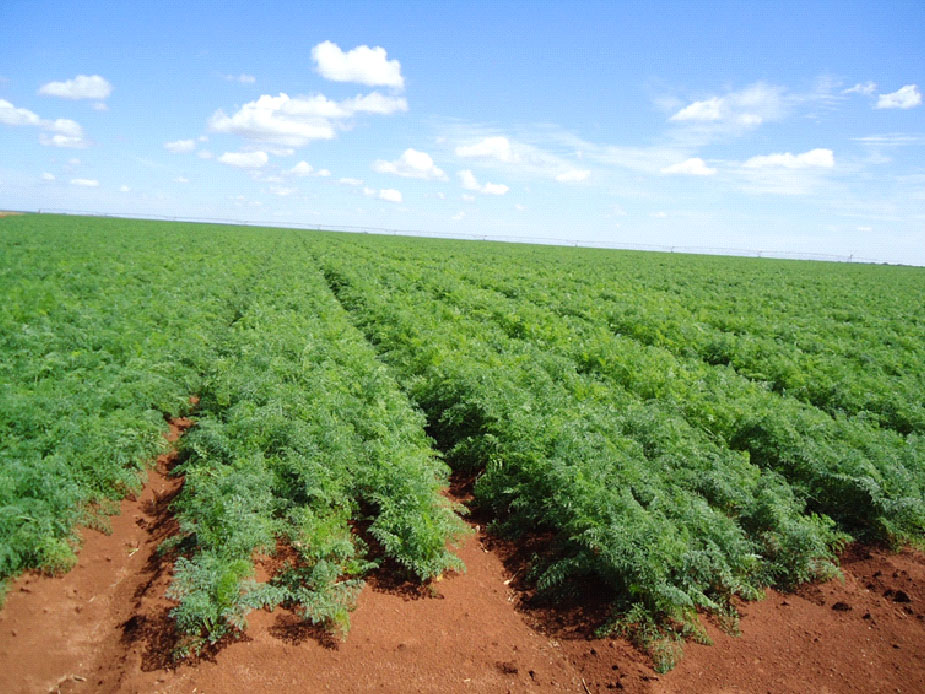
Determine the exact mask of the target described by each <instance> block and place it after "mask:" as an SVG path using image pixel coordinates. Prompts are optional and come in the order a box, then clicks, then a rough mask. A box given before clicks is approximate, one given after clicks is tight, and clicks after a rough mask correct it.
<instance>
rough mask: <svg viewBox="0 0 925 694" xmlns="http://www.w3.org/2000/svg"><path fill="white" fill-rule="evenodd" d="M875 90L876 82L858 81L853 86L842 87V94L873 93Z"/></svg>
mask: <svg viewBox="0 0 925 694" xmlns="http://www.w3.org/2000/svg"><path fill="white" fill-rule="evenodd" d="M875 91H877V83H876V82H863V83H862V82H858V83H857V84H856V85H854V86H853V87H848V89H842V94H873V93H874V92H875Z"/></svg>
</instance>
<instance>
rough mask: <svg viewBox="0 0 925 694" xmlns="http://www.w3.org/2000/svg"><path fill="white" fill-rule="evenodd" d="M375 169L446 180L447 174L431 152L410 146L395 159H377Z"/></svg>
mask: <svg viewBox="0 0 925 694" xmlns="http://www.w3.org/2000/svg"><path fill="white" fill-rule="evenodd" d="M373 171H376V172H377V173H388V174H395V175H396V176H405V177H407V178H439V179H443V180H446V174H445V173H444V172H443V171H442V170H441V169H439V168H437V166H436V165H435V164H434V160H433V159H432V158H431V156H430V155H429V154H427V153H426V152H419V151H418V150H416V149H412V148H410V147H409V148H408V149H406V150H405V151H404V152H403V153H402V155H401V156H400V157H399V158H398V159H396V160H395V161H385V160H383V159H377V160H376V161H375V162H373Z"/></svg>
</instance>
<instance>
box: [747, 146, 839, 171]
mask: <svg viewBox="0 0 925 694" xmlns="http://www.w3.org/2000/svg"><path fill="white" fill-rule="evenodd" d="M834 166H835V157H834V156H832V150H830V149H824V148H817V149H811V150H809V151H808V152H803V153H802V154H791V153H790V152H784V153H782V154H768V155H765V156H759V157H752V158H751V159H748V160H747V161H746V162H745V163H744V164H742V168H745V169H768V168H771V169H774V168H777V169H831V168H832V167H834Z"/></svg>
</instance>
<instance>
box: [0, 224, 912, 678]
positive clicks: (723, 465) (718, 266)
mask: <svg viewBox="0 0 925 694" xmlns="http://www.w3.org/2000/svg"><path fill="white" fill-rule="evenodd" d="M0 296H2V299H3V300H2V304H0V432H2V436H0V438H2V441H0V578H5V577H10V576H14V575H16V574H17V573H19V572H21V571H23V570H25V569H30V568H42V569H45V570H48V571H63V570H66V569H67V568H68V567H69V566H71V565H72V564H73V562H74V560H75V550H76V548H77V547H78V542H79V540H78V534H77V529H78V528H79V527H80V526H81V525H88V524H94V523H96V524H103V523H105V516H106V513H107V512H109V511H111V510H112V509H113V508H114V502H115V500H118V499H120V498H121V497H123V496H124V495H125V494H126V493H128V492H130V491H132V490H135V489H137V487H138V485H139V473H140V471H141V470H142V469H143V468H144V466H145V465H146V464H147V463H149V462H150V461H151V460H152V458H153V457H154V456H155V455H156V454H157V453H158V452H160V451H161V450H162V449H163V447H164V446H165V445H166V444H165V442H164V439H163V437H162V433H163V432H164V431H165V430H166V418H169V417H171V416H179V415H189V414H192V416H193V417H194V418H195V420H196V426H195V427H194V428H193V429H192V430H191V431H190V433H189V434H188V435H187V436H186V437H184V439H183V442H182V457H183V462H182V464H181V465H179V466H178V467H177V468H176V470H175V472H176V474H182V475H184V476H185V483H184V486H183V490H182V492H181V494H180V496H179V497H178V500H177V502H176V503H175V507H174V513H175V516H176V518H177V519H178V520H179V527H180V533H179V534H178V535H177V536H175V537H174V538H172V539H171V540H170V541H169V545H170V547H169V548H170V549H171V551H174V552H176V563H175V575H174V580H173V584H172V587H171V589H170V593H169V595H170V597H172V598H173V599H175V600H176V601H177V607H176V608H175V609H174V612H173V616H174V619H175V621H176V626H177V628H178V630H179V631H180V632H181V633H183V634H185V635H186V637H185V639H184V640H183V641H182V644H183V649H184V650H195V649H197V648H199V647H200V646H201V645H203V644H204V643H206V642H208V641H215V640H216V639H218V638H221V637H222V636H223V635H224V634H226V633H229V632H231V631H236V630H240V629H243V628H244V626H245V624H244V618H245V616H246V614H247V613H248V612H249V611H250V610H252V609H255V608H257V607H261V606H266V605H275V604H279V603H286V604H295V605H299V606H300V607H301V610H302V613H303V615H304V616H305V617H306V619H310V620H313V621H315V622H317V623H323V624H325V625H327V626H329V627H330V628H332V629H335V630H340V631H342V632H343V633H346V630H347V628H348V626H349V619H348V613H349V611H350V609H351V608H352V606H353V602H354V599H355V596H356V593H357V590H358V588H359V586H360V585H361V582H362V579H363V576H364V575H366V574H367V573H368V572H369V571H370V570H371V569H372V567H373V566H374V565H375V564H376V563H379V564H383V563H384V565H385V566H387V567H389V570H391V571H393V572H396V573H397V574H398V575H401V576H412V577H415V579H416V580H420V581H425V582H426V581H430V580H433V579H434V578H435V577H438V576H440V575H441V574H442V573H443V572H445V571H447V570H450V569H457V568H460V564H459V561H458V559H456V557H455V556H454V554H453V552H452V542H453V541H454V540H456V539H458V538H460V537H461V536H462V534H463V533H464V532H465V523H464V522H463V521H462V520H461V518H460V515H459V513H460V511H461V510H462V507H461V506H459V505H458V504H456V503H455V502H452V501H449V500H448V499H447V498H446V497H445V496H444V494H443V493H442V492H443V490H444V489H445V488H446V487H447V485H448V482H449V479H450V475H451V474H455V475H456V479H458V480H462V481H469V480H471V481H472V489H471V492H472V494H473V498H474V500H473V501H472V506H473V508H474V509H477V510H478V511H479V513H480V514H483V515H485V516H487V517H489V518H491V519H492V522H493V527H494V529H495V531H496V532H498V533H501V534H505V535H507V536H510V537H514V538H525V539H530V540H531V541H535V540H537V539H538V538H543V540H544V544H543V550H542V551H541V552H539V553H538V556H537V557H536V559H535V560H534V562H533V565H532V573H531V576H532V581H533V583H534V584H535V585H536V586H537V588H538V589H539V590H540V591H543V592H546V593H547V594H548V595H549V596H551V597H552V599H556V596H559V595H562V594H564V593H568V592H569V591H570V589H571V588H572V587H574V586H578V585H582V586H587V585H589V582H590V584H591V585H594V586H595V589H596V590H598V591H603V592H604V593H605V594H606V595H607V596H608V599H609V602H610V605H611V608H610V609H611V616H612V618H611V619H610V621H609V622H608V623H607V625H606V626H605V627H604V628H605V629H622V630H623V631H624V632H625V633H627V634H628V635H630V636H631V637H632V638H634V639H635V640H636V641H637V642H638V643H640V644H641V645H644V646H645V647H647V648H648V649H649V650H650V651H651V652H652V653H653V654H654V656H655V657H656V659H657V660H658V661H659V662H660V663H661V664H662V666H663V667H668V666H670V664H671V660H672V658H673V657H674V653H675V647H676V641H675V639H676V638H677V637H678V636H679V635H681V636H693V637H697V636H698V635H699V634H700V633H701V631H700V627H699V621H698V618H697V612H698V611H703V610H705V611H708V612H712V613H714V614H716V615H718V616H719V617H721V618H722V619H728V620H734V618H735V613H734V609H733V607H732V602H731V601H732V599H733V598H734V597H737V596H738V597H744V598H747V599H750V598H755V597H758V596H759V595H760V593H761V590H762V588H764V587H766V586H771V585H776V586H792V585H795V584H797V583H800V582H803V581H807V580H810V579H813V578H818V577H825V576H829V575H832V574H833V573H834V572H835V570H836V569H835V561H836V559H835V556H836V552H837V551H838V549H839V548H840V547H841V546H842V545H843V543H844V542H845V541H846V540H848V539H849V538H854V539H859V540H863V541H866V542H886V543H891V544H894V545H904V544H913V545H918V546H922V545H923V544H925V437H923V432H925V369H923V368H922V365H923V364H925V269H920V268H908V267H885V266H864V265H849V264H835V263H816V262H800V261H780V260H770V259H751V258H748V259H747V258H728V257H716V256H709V257H707V256H684V255H671V254H654V253H643V252H625V251H607V250H591V249H577V248H563V247H552V246H527V245H508V244H499V243H491V242H473V241H447V240H435V239H420V238H402V237H391V236H389V237H386V236H368V235H351V234H334V233H320V232H310V231H295V230H280V229H258V228H250V227H246V228H236V227H227V226H209V225H197V224H184V223H166V222H149V221H137V220H119V219H95V218H85V217H62V216H51V215H21V216H10V217H6V218H4V219H2V220H0ZM191 395H196V396H198V398H199V402H198V405H196V409H195V412H191V409H192V407H193V406H192V405H191V404H190V396H191ZM277 551H278V552H280V553H281V555H282V556H286V557H287V560H286V561H285V562H283V561H280V562H279V564H280V567H279V570H278V571H277V573H276V575H275V576H272V577H270V578H269V579H268V580H266V581H263V582H258V581H257V580H255V575H256V574H255V568H254V561H255V557H256V555H257V554H258V553H272V552H277Z"/></svg>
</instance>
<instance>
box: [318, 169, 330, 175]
mask: <svg viewBox="0 0 925 694" xmlns="http://www.w3.org/2000/svg"><path fill="white" fill-rule="evenodd" d="M317 175H318V176H330V175H331V172H330V171H329V170H328V169H318V174H317Z"/></svg>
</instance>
